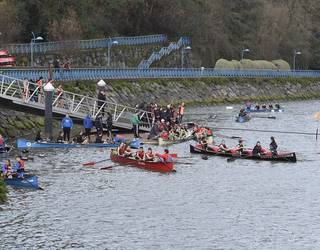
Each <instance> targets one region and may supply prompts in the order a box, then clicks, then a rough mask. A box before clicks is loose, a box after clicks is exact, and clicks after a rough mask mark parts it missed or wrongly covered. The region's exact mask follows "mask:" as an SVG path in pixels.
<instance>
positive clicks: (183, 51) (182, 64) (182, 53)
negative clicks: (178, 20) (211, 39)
mask: <svg viewBox="0 0 320 250" xmlns="http://www.w3.org/2000/svg"><path fill="white" fill-rule="evenodd" d="M186 50H191V47H190V46H187V47H183V48H182V50H181V68H182V69H183V67H184V56H185V52H186Z"/></svg>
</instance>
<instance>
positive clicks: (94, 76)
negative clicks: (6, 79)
mask: <svg viewBox="0 0 320 250" xmlns="http://www.w3.org/2000/svg"><path fill="white" fill-rule="evenodd" d="M0 74H4V75H7V76H10V77H14V78H18V79H24V78H28V79H34V80H35V79H38V78H39V77H40V76H42V77H44V78H45V79H47V78H48V70H45V69H30V70H25V69H23V70H22V69H3V70H0ZM53 75H54V79H55V80H60V81H71V80H99V79H152V78H176V79H180V78H212V77H229V78H237V77H242V78H286V77H294V78H320V71H314V70H302V71H301V70H299V71H298V70H296V71H281V70H280V71H277V70H215V69H201V68H185V69H175V68H150V69H138V68H128V69H104V68H89V69H84V68H81V69H71V70H63V69H60V70H54V71H53Z"/></svg>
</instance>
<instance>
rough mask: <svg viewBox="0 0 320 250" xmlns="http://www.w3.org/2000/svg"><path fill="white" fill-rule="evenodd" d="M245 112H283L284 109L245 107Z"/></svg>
mask: <svg viewBox="0 0 320 250" xmlns="http://www.w3.org/2000/svg"><path fill="white" fill-rule="evenodd" d="M246 112H248V113H264V112H278V113H282V112H284V109H258V110H257V109H246Z"/></svg>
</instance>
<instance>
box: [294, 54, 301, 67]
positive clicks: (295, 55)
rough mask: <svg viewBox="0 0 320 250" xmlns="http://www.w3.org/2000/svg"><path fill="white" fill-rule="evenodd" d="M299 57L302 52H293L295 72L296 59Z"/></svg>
mask: <svg viewBox="0 0 320 250" xmlns="http://www.w3.org/2000/svg"><path fill="white" fill-rule="evenodd" d="M297 55H301V51H296V50H294V51H293V70H296V57H297Z"/></svg>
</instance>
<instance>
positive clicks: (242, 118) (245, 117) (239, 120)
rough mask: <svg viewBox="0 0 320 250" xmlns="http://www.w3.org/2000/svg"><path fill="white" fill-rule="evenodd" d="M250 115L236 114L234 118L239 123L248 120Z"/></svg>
mask: <svg viewBox="0 0 320 250" xmlns="http://www.w3.org/2000/svg"><path fill="white" fill-rule="evenodd" d="M250 119H251V117H250V116H249V115H245V116H238V117H237V118H236V122H239V123H244V122H248V121H250Z"/></svg>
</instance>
